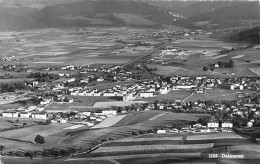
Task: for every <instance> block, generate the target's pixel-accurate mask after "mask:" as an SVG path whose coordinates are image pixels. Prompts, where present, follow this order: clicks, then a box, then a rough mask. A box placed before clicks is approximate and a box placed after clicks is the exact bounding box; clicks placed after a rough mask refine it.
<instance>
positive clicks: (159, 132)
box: [157, 130, 166, 134]
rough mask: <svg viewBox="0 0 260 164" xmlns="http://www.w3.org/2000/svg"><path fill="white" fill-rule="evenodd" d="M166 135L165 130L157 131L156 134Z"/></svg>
mask: <svg viewBox="0 0 260 164" xmlns="http://www.w3.org/2000/svg"><path fill="white" fill-rule="evenodd" d="M164 133H166V130H157V134H164Z"/></svg>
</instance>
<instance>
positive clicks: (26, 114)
mask: <svg viewBox="0 0 260 164" xmlns="http://www.w3.org/2000/svg"><path fill="white" fill-rule="evenodd" d="M30 116H31V114H30V113H29V112H21V113H20V117H21V118H30Z"/></svg>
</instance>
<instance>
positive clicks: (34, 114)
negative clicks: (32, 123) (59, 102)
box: [32, 113, 47, 120]
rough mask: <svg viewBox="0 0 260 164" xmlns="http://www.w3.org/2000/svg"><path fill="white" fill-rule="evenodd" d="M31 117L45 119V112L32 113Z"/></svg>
mask: <svg viewBox="0 0 260 164" xmlns="http://www.w3.org/2000/svg"><path fill="white" fill-rule="evenodd" d="M32 118H35V119H43V120H46V119H47V113H32Z"/></svg>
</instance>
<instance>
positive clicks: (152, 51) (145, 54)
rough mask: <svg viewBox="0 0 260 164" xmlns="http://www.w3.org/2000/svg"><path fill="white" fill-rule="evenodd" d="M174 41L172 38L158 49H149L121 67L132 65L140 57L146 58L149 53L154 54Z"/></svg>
mask: <svg viewBox="0 0 260 164" xmlns="http://www.w3.org/2000/svg"><path fill="white" fill-rule="evenodd" d="M174 41H176V40H174ZM172 42H173V40H171V41H169V42H166V43H164V44H162V45H161V46H159V47H157V48H156V49H154V50H151V51H149V52H146V53H144V54H143V55H142V56H140V57H138V58H136V59H134V60H131V61H129V62H127V63H125V64H124V65H122V66H121V67H122V68H124V67H126V66H128V65H130V64H132V63H134V62H136V61H138V60H140V59H142V58H144V57H146V56H149V55H151V54H153V53H154V52H156V51H158V50H159V49H160V48H162V47H165V46H167V45H168V44H170V43H172Z"/></svg>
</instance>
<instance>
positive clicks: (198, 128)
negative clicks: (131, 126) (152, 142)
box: [157, 121, 233, 134]
mask: <svg viewBox="0 0 260 164" xmlns="http://www.w3.org/2000/svg"><path fill="white" fill-rule="evenodd" d="M187 132H190V133H210V132H233V123H232V122H230V121H226V122H223V123H221V124H220V123H219V122H216V121H210V122H208V123H207V126H203V125H202V124H200V123H197V124H194V125H192V126H187V127H183V128H181V129H180V130H178V129H177V128H172V129H161V130H157V133H158V134H163V133H187Z"/></svg>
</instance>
